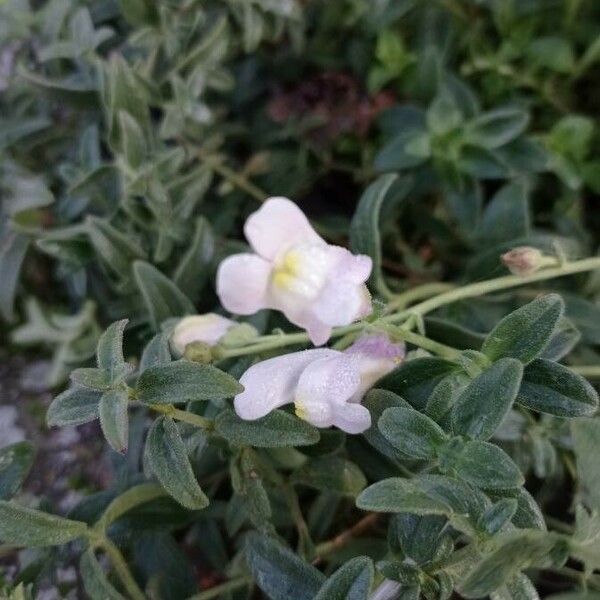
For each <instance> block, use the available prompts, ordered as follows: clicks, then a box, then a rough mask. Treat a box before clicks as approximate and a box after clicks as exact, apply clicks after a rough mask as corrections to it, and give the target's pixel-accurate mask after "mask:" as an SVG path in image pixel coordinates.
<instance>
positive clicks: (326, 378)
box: [234, 334, 405, 433]
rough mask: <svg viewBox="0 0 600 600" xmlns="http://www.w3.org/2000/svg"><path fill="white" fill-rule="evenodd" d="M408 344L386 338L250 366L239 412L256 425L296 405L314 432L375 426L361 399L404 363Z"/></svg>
mask: <svg viewBox="0 0 600 600" xmlns="http://www.w3.org/2000/svg"><path fill="white" fill-rule="evenodd" d="M404 352H405V349H404V345H403V344H392V343H391V342H390V341H389V339H388V338H387V336H385V335H383V334H377V335H367V336H364V337H362V338H360V339H359V340H358V341H357V342H356V343H355V344H354V345H352V346H350V348H348V349H347V350H345V351H344V352H340V351H338V350H330V349H328V348H317V349H314V350H304V351H302V352H293V353H291V354H284V355H282V356H277V357H275V358H270V359H268V360H265V361H263V362H259V363H257V364H255V365H253V366H252V367H250V368H249V369H248V370H247V371H246V372H245V373H244V374H243V375H242V377H241V379H240V383H241V384H242V385H243V386H244V391H243V392H242V393H241V394H238V395H237V396H236V397H235V399H234V406H235V411H236V413H237V414H238V416H239V417H241V418H242V419H245V420H248V421H253V420H255V419H260V418H261V417H264V416H265V415H267V414H268V413H270V412H271V411H272V410H274V409H276V408H279V407H280V406H283V405H285V404H290V403H294V406H295V410H296V414H297V415H298V416H299V417H300V418H301V419H304V420H305V421H308V422H309V423H311V424H312V425H315V426H316V427H330V426H331V425H334V426H335V427H339V428H340V429H342V430H343V431H346V432H347V433H362V432H363V431H365V430H367V429H368V428H369V427H370V426H371V415H370V413H369V411H368V410H367V409H366V408H365V407H364V406H362V405H361V404H360V402H361V400H362V398H363V396H364V395H365V393H366V392H367V390H368V389H370V388H371V387H372V386H373V384H374V383H375V382H376V381H377V380H378V379H379V378H381V377H383V375H385V374H387V373H389V372H390V371H391V370H392V369H394V368H395V367H396V366H398V364H399V363H400V362H401V361H402V359H403V357H404Z"/></svg>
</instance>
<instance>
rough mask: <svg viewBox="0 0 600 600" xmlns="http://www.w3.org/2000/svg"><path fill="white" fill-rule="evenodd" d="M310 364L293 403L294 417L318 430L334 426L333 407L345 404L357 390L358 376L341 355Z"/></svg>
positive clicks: (300, 380) (305, 370) (301, 376)
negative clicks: (296, 416)
mask: <svg viewBox="0 0 600 600" xmlns="http://www.w3.org/2000/svg"><path fill="white" fill-rule="evenodd" d="M331 352H335V354H334V355H332V356H328V357H325V358H321V359H320V360H317V361H315V362H311V363H310V364H309V365H307V367H306V368H305V369H304V370H303V371H302V374H301V375H300V379H299V380H298V386H297V388H296V396H295V399H294V403H295V406H296V414H297V415H298V416H300V417H301V418H303V419H304V420H306V421H308V422H309V423H312V424H313V425H316V426H317V427H329V426H330V425H331V424H332V423H333V417H334V410H335V406H337V405H341V404H344V403H345V402H346V401H347V400H348V399H349V398H351V397H352V396H353V395H354V394H355V393H356V391H357V390H358V388H359V386H360V374H359V373H358V371H357V370H356V369H355V368H354V365H353V363H352V361H351V360H348V358H347V357H346V356H344V354H343V353H341V352H336V351H334V350H332V351H331Z"/></svg>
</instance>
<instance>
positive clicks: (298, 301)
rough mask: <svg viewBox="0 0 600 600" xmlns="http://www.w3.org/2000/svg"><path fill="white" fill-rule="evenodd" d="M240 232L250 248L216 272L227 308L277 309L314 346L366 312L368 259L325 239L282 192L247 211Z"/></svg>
mask: <svg viewBox="0 0 600 600" xmlns="http://www.w3.org/2000/svg"><path fill="white" fill-rule="evenodd" d="M244 234H245V236H246V238H247V240H248V242H249V243H250V246H251V247H252V249H253V250H254V252H255V253H254V254H252V253H243V254H235V255H233V256H230V257H228V258H226V259H225V260H224V261H223V262H222V263H221V264H220V265H219V270H218V273H217V294H218V295H219V298H220V300H221V304H222V305H223V306H224V307H225V308H226V309H227V310H228V311H230V312H232V313H234V314H238V315H251V314H253V313H255V312H257V311H259V310H260V309H263V308H271V309H276V310H280V311H282V312H283V313H284V314H285V316H286V317H287V318H288V320H289V321H290V322H291V323H294V324H295V325H298V326H299V327H302V328H303V329H306V331H307V332H308V335H309V337H310V339H311V341H312V342H313V344H315V345H316V346H320V345H322V344H324V343H325V342H326V341H327V340H328V339H329V337H330V335H331V329H332V328H333V327H337V326H341V325H348V324H350V323H352V322H353V321H357V320H359V319H361V318H362V317H365V316H366V315H368V314H369V313H370V312H371V310H372V307H371V296H370V294H369V291H368V290H367V286H366V285H365V282H366V281H367V279H368V278H369V275H370V273H371V268H372V261H371V259H370V258H369V257H368V256H364V255H353V254H352V253H351V252H350V251H348V250H347V249H345V248H341V247H340V246H332V245H330V244H327V242H325V240H323V239H322V238H321V237H320V236H319V235H318V234H317V233H316V232H315V230H314V229H313V228H312V227H311V225H310V223H309V222H308V219H307V218H306V217H305V215H304V213H303V212H302V211H301V210H300V209H299V208H298V207H297V206H296V205H295V204H294V203H293V202H291V201H290V200H288V199H287V198H269V199H268V200H267V201H266V202H265V203H264V205H263V206H262V207H261V208H260V209H259V210H258V211H256V212H255V213H253V214H252V215H250V217H248V219H247V221H246V224H245V226H244Z"/></svg>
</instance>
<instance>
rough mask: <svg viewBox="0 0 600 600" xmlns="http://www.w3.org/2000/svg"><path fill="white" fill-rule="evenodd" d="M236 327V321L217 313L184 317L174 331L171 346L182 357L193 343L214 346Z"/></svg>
mask: <svg viewBox="0 0 600 600" xmlns="http://www.w3.org/2000/svg"><path fill="white" fill-rule="evenodd" d="M236 325H237V323H236V322H235V321H232V320H231V319H226V318H225V317H222V316H221V315H217V314H216V313H207V314H205V315H193V316H191V317H184V318H183V319H181V320H180V321H179V322H178V323H177V325H176V326H175V329H173V333H172V334H171V346H172V347H173V350H174V351H175V353H176V354H178V355H180V356H181V355H182V354H183V353H184V352H185V347H186V346H187V345H188V344H191V343H193V342H203V343H204V344H208V345H209V346H214V345H216V344H218V343H219V341H220V340H221V338H222V337H223V336H224V335H225V334H226V333H227V332H228V331H229V330H230V329H231V328H232V327H234V326H236Z"/></svg>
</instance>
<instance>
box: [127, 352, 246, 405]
mask: <svg viewBox="0 0 600 600" xmlns="http://www.w3.org/2000/svg"><path fill="white" fill-rule="evenodd" d="M243 389H244V388H243V387H242V386H241V385H240V384H239V383H238V382H237V381H236V380H235V379H234V378H233V377H231V375H228V374H227V373H224V372H223V371H220V370H219V369H217V368H216V367H213V366H212V365H200V364H198V363H195V362H190V361H187V360H176V361H173V362H171V363H168V364H164V365H158V366H155V367H149V368H148V369H146V370H145V371H144V372H143V373H142V374H141V375H140V377H139V379H138V382H137V385H136V391H137V394H138V398H139V400H141V401H142V402H147V403H158V404H181V403H183V402H189V401H191V400H220V399H224V398H231V397H233V396H235V395H236V394H239V393H240V392H242V391H243Z"/></svg>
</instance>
